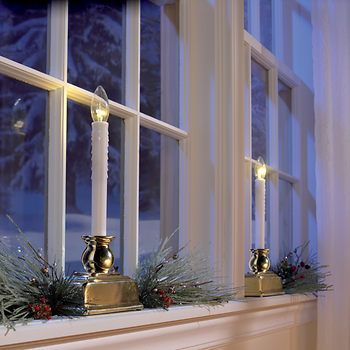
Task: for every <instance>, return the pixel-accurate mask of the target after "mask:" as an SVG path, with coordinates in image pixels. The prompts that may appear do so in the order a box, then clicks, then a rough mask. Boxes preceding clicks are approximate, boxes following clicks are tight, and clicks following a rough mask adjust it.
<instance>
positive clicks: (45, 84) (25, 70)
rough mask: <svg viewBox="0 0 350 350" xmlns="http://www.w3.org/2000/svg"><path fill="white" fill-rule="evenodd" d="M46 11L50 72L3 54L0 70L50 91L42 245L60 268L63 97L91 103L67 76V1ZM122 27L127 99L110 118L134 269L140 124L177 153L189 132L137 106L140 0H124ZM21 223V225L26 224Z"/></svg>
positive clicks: (129, 267)
mask: <svg viewBox="0 0 350 350" xmlns="http://www.w3.org/2000/svg"><path fill="white" fill-rule="evenodd" d="M48 16H49V20H48V46H47V47H48V51H49V52H48V57H49V59H48V74H46V73H43V72H39V71H37V70H35V69H32V68H29V67H27V66H24V65H22V64H20V63H17V62H15V61H12V60H9V59H7V58H5V57H0V73H1V74H4V75H6V76H8V77H10V78H14V79H17V80H20V81H23V82H25V83H27V84H29V85H32V86H36V87H38V88H40V89H43V90H45V91H47V92H48V93H49V109H48V111H49V112H48V124H49V132H48V133H49V135H48V136H49V145H48V164H47V171H48V189H47V227H46V232H47V235H46V237H45V246H46V250H47V254H48V260H49V261H51V262H53V261H55V263H56V264H57V266H58V267H59V268H62V269H64V265H65V216H66V203H65V201H66V137H67V135H66V133H67V131H66V128H67V100H72V101H75V102H78V103H80V104H82V105H85V106H90V101H91V98H92V92H89V91H87V90H84V89H82V88H79V87H78V86H74V85H72V84H70V83H68V82H67V70H68V67H67V50H68V3H67V2H66V1H54V2H52V3H51V4H50V6H49V11H48ZM125 30H126V62H128V64H127V65H126V67H125V68H126V71H125V105H122V104H120V103H117V102H115V101H110V114H111V116H110V118H116V117H117V118H121V119H123V120H124V123H125V128H124V131H125V135H124V140H125V144H124V149H125V155H124V156H125V164H124V201H123V205H124V208H123V212H124V217H123V224H124V228H123V243H124V247H123V248H122V247H121V250H122V251H124V254H123V262H122V265H123V267H124V273H125V274H127V275H132V274H133V273H134V271H135V269H136V266H137V263H138V229H139V227H138V221H139V200H138V199H139V194H138V191H139V147H140V140H139V137H140V127H141V126H143V127H147V128H149V129H151V130H154V131H157V132H159V133H160V134H162V135H167V136H170V137H172V138H173V139H175V140H178V141H179V149H180V152H181V153H184V150H185V148H184V144H185V143H186V139H187V137H188V133H187V132H186V131H185V130H184V129H181V128H178V127H175V126H173V125H170V124H168V123H165V122H163V121H161V120H158V119H155V118H153V117H152V116H148V115H146V114H144V113H141V112H140V109H139V100H140V96H139V91H140V78H139V74H140V60H139V58H140V6H139V3H138V2H132V1H129V2H127V5H126V25H125ZM180 125H181V119H180ZM186 162H187V158H186V156H181V157H180V170H179V175H180V180H179V181H180V182H184V178H185V177H186V172H185V171H183V169H186V168H187V165H186ZM180 196H181V193H180ZM180 203H181V202H180ZM180 213H181V211H180ZM23 229H24V230H25V228H23ZM184 232H187V228H186V226H184V224H181V223H180V236H183V235H185V233H184ZM82 234H83V232H82ZM182 241H184V239H182ZM82 250H83V245H82Z"/></svg>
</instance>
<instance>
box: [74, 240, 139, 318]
mask: <svg viewBox="0 0 350 350" xmlns="http://www.w3.org/2000/svg"><path fill="white" fill-rule="evenodd" d="M113 238H114V237H113V236H82V239H83V240H84V241H85V243H86V248H85V250H84V252H83V254H82V257H81V261H82V264H83V266H84V268H85V271H86V273H76V274H75V278H76V282H77V283H78V284H80V285H81V287H82V293H83V300H84V308H85V314H86V315H96V314H105V313H112V312H121V311H132V310H142V309H143V305H142V304H141V303H140V301H139V293H138V288H137V284H136V283H135V282H134V281H133V280H132V279H131V278H130V277H127V276H122V275H120V274H119V273H118V272H110V271H111V269H112V267H113V262H114V256H113V253H112V251H111V249H110V247H109V244H110V243H111V241H112V240H113Z"/></svg>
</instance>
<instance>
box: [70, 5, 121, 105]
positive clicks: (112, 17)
mask: <svg viewBox="0 0 350 350" xmlns="http://www.w3.org/2000/svg"><path fill="white" fill-rule="evenodd" d="M124 6H125V2H124V1H112V0H103V1H97V0H96V1H93V0H84V1H83V0H79V1H70V2H69V15H68V81H69V82H70V83H72V84H74V85H77V86H79V87H81V88H83V89H86V90H89V91H94V90H95V88H96V86H97V85H103V87H104V88H105V90H106V91H107V92H108V97H109V98H110V99H111V100H113V101H117V102H120V103H123V80H122V62H123V51H122V50H123V41H124V30H123V13H124V12H123V8H124Z"/></svg>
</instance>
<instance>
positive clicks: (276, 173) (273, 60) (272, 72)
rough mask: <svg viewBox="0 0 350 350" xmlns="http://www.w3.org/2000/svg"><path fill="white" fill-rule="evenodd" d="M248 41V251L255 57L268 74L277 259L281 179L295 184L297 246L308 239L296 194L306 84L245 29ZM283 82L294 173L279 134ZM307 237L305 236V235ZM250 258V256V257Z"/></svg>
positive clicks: (275, 255)
mask: <svg viewBox="0 0 350 350" xmlns="http://www.w3.org/2000/svg"><path fill="white" fill-rule="evenodd" d="M244 43H245V62H246V68H245V161H246V170H245V177H246V182H245V184H246V185H245V186H246V208H245V212H246V214H245V220H246V237H247V239H246V249H247V250H248V249H249V247H251V244H252V240H253V237H252V219H251V218H252V204H251V200H252V185H251V184H252V169H253V167H254V165H255V164H256V163H257V162H256V160H254V159H252V149H251V144H252V130H251V125H252V111H251V61H252V59H254V60H255V61H256V62H258V63H259V64H260V65H261V66H262V67H263V68H264V69H266V70H267V74H268V95H267V98H268V107H267V123H268V135H267V136H266V137H267V140H268V154H269V162H268V164H267V169H268V173H269V180H270V192H269V194H270V203H269V204H270V212H271V213H274V215H270V217H269V220H270V226H269V228H270V244H271V246H270V247H269V248H270V251H271V256H272V258H273V259H274V260H275V261H277V259H279V258H280V254H281V252H280V250H279V240H280V234H282V233H280V232H279V215H276V213H279V181H278V180H279V179H282V180H286V181H288V182H289V183H290V184H292V186H293V194H292V201H293V212H292V239H293V245H294V246H297V245H298V244H300V243H302V242H303V239H306V240H307V237H305V233H304V234H302V235H301V234H300V231H299V230H300V225H299V224H298V220H300V216H299V215H298V212H299V211H300V209H301V208H300V201H299V200H298V196H297V195H296V191H295V188H296V187H298V186H299V184H300V181H301V178H300V176H299V173H300V172H299V169H300V161H301V160H300V157H298V156H296V154H294V153H295V152H294V147H295V146H296V145H297V144H298V142H299V137H298V135H300V126H299V123H298V122H297V120H298V119H299V118H300V114H301V113H300V107H301V106H300V104H298V91H299V90H300V88H301V86H302V82H301V80H300V79H299V78H298V77H297V76H296V74H295V73H294V72H293V71H292V70H291V69H290V68H289V67H287V66H286V65H285V64H283V63H282V62H281V61H280V60H278V59H277V57H276V56H275V55H273V54H272V53H271V52H270V51H269V50H268V49H266V48H265V47H264V46H263V45H262V44H261V43H260V42H259V41H258V40H257V39H256V38H255V37H253V36H252V35H251V34H250V33H248V32H247V31H245V32H244ZM279 80H280V81H282V82H283V83H284V84H286V85H287V86H288V87H289V88H290V89H291V94H292V96H291V98H292V105H291V117H292V124H291V133H292V155H291V162H292V164H291V172H290V173H287V172H285V171H282V170H281V169H280V167H279V154H278V150H279V145H278V144H279V137H278V136H279V135H278V81H279ZM301 236H303V237H301ZM246 259H248V256H247V257H246Z"/></svg>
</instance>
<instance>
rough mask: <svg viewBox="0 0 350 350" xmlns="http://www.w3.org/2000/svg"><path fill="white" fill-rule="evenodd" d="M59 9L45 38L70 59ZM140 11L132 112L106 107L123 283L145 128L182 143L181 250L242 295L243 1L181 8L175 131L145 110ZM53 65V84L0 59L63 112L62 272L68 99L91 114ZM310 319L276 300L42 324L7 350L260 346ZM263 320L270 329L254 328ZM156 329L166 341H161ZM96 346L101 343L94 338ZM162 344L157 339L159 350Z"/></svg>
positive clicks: (55, 115) (133, 32) (56, 160)
mask: <svg viewBox="0 0 350 350" xmlns="http://www.w3.org/2000/svg"><path fill="white" fill-rule="evenodd" d="M170 1H171V0H170ZM63 4H64V3H63ZM63 4H62V2H55V6H52V9H51V16H52V19H55V17H56V16H58V18H60V19H61V20H57V23H56V24H55V22H54V21H50V27H51V29H52V30H51V31H50V33H52V34H51V35H52V36H53V39H54V40H51V42H52V43H53V45H56V48H55V52H56V53H59V54H60V55H62V56H63V57H67V56H66V53H67V52H66V51H64V50H66V48H67V42H66V41H67V30H68V24H67V21H65V20H62V17H64V18H65V19H67V13H68V8H67V6H66V4H64V5H63ZM139 11H140V9H139V6H138V5H137V4H135V2H128V7H127V22H126V27H127V33H126V35H127V42H129V43H130V44H129V45H127V47H126V54H127V61H128V62H129V63H130V65H128V66H127V67H126V68H127V70H126V72H125V76H126V91H125V96H126V106H124V105H121V104H118V103H115V102H111V106H110V107H111V114H112V115H118V117H120V118H123V119H124V121H125V133H126V134H125V140H126V141H125V169H124V171H125V174H128V176H126V177H125V198H124V213H125V223H124V225H125V226H124V230H125V234H124V238H125V241H124V244H125V253H126V254H125V256H124V264H125V266H124V273H126V274H131V273H132V272H133V271H134V269H135V267H136V264H137V256H138V252H137V249H138V178H139V176H138V175H139V158H138V156H139V155H138V149H139V129H140V125H142V126H145V127H148V128H151V129H153V130H155V131H158V132H160V133H162V134H165V135H168V136H171V137H173V138H175V139H177V140H179V144H180V177H179V181H180V186H179V188H180V193H179V196H180V237H179V238H180V242H179V244H180V246H184V245H185V244H187V246H188V247H189V249H194V250H195V249H197V250H198V248H199V249H200V250H201V251H202V252H203V253H204V254H208V256H209V257H210V259H211V261H212V263H213V265H214V266H215V267H216V269H217V270H218V271H219V274H220V276H222V277H223V281H224V282H228V283H230V284H232V283H233V284H234V285H235V286H243V285H244V273H245V266H246V264H245V261H244V258H245V255H246V247H245V228H244V222H245V220H244V210H245V188H244V184H245V177H244V169H245V164H246V163H245V159H244V136H245V135H244V133H243V132H242V130H244V123H245V118H244V89H243V87H244V83H245V81H244V70H243V69H242V68H243V67H245V59H244V53H245V51H244V37H243V0H240V1H232V0H219V1H216V0H214V1H212V0H210V1H209V0H208V1H203V0H180V8H179V15H180V18H179V20H180V96H179V100H180V110H179V115H180V128H176V127H173V126H172V125H169V124H167V123H164V122H162V121H159V120H156V119H154V118H152V117H150V116H147V115H144V114H142V113H140V111H139V89H138V86H139V54H140V53H139V50H138V48H137V47H138V46H139V42H140V22H139V20H138V19H137V18H138V17H139ZM128 15H129V16H128ZM213 33H214V34H213ZM135 43H136V44H135ZM135 48H136V49H135ZM54 56H55V55H53V56H52V58H51V59H52V62H51V61H50V62H51V63H50V73H51V74H52V76H50V75H48V74H45V73H41V72H38V71H36V70H33V69H31V68H28V67H25V66H23V65H21V64H18V63H16V62H13V61H11V60H8V59H6V58H4V57H0V74H4V75H6V76H10V77H13V78H15V79H17V80H20V81H24V82H27V83H29V84H31V85H33V86H37V87H39V88H42V89H44V90H46V91H48V92H49V98H50V103H51V104H54V105H55V106H56V108H53V106H51V111H50V112H51V113H50V114H49V119H50V120H49V123H50V131H49V136H50V149H49V152H50V160H51V161H50V162H51V163H52V164H50V166H49V171H50V173H49V176H50V182H49V184H48V186H49V191H48V196H49V198H48V203H49V206H48V211H49V213H48V214H49V215H48V229H49V233H48V242H47V246H48V251H49V257H50V258H51V259H52V258H53V257H56V260H57V258H60V260H58V263H59V265H60V266H62V267H63V265H64V247H65V242H64V234H63V233H64V228H65V160H66V158H65V157H66V141H65V139H66V123H67V120H66V119H67V111H66V106H65V103H64V101H66V100H67V98H69V99H71V100H73V101H75V102H78V103H81V104H84V105H86V106H89V104H90V100H91V97H92V93H90V92H88V91H85V90H83V89H80V88H78V87H75V86H73V85H71V84H69V83H67V76H66V72H67V62H66V60H64V59H62V56H61V59H57V60H55V57H54ZM213 77H214V80H212V78H213ZM212 92H214V93H212ZM135 93H136V94H135ZM208 97H209V98H208ZM56 101H58V103H57V102H56ZM206 151H208V153H205V152H206ZM62 248H63V249H62ZM296 304H297V305H298V307H296ZM276 310H278V312H276ZM315 310H316V303H315V301H314V300H311V299H310V298H307V297H304V296H301V297H300V296H299V297H298V296H278V297H275V298H266V299H259V300H255V299H250V300H249V301H248V302H246V303H241V302H232V303H229V304H226V305H224V306H223V307H222V308H215V309H210V310H207V309H206V308H204V309H203V308H195V307H191V306H188V307H177V308H173V309H171V310H170V311H169V312H164V311H162V310H144V311H140V312H131V313H122V314H112V315H106V316H103V315H101V316H91V317H86V318H81V319H78V320H75V319H70V320H60V319H59V320H53V321H50V322H47V323H42V322H41V321H36V322H33V323H31V326H19V329H18V331H17V332H12V333H10V334H9V335H8V336H7V337H6V340H5V343H6V344H11V345H14V344H18V343H25V342H28V341H33V342H34V343H35V344H39V345H44V346H48V344H49V343H50V344H56V343H57V344H59V343H60V342H61V339H60V338H57V334H60V337H65V341H70V340H71V341H72V343H71V344H68V343H64V344H63V345H53V347H55V348H56V347H57V348H63V347H64V348H76V346H77V345H80V346H81V347H82V348H84V349H86V348H88V347H89V346H90V347H93V346H96V344H97V343H98V345H99V346H102V345H103V344H108V345H109V346H112V345H111V344H113V345H116V344H118V345H120V344H126V345H127V347H128V348H129V347H130V349H143V348H144V344H146V343H148V342H149V341H150V340H151V341H152V342H156V344H158V345H159V348H163V347H165V346H167V347H168V348H174V347H179V346H183V347H184V348H185V347H186V348H187V347H188V346H191V347H195V348H198V349H199V348H209V347H213V346H215V347H217V346H219V347H220V346H224V347H225V346H230V345H231V343H233V342H234V343H236V342H239V344H241V342H242V341H248V342H249V341H250V340H251V337H256V336H258V335H259V336H261V337H264V335H266V332H267V331H268V332H269V333H270V332H272V331H275V332H280V331H281V330H286V329H293V330H294V328H292V327H294V326H299V325H302V324H304V323H306V322H313V321H314V320H315V312H316V311H315ZM285 315H288V317H287V318H286V317H285ZM223 316H229V317H223ZM260 318H261V320H263V321H262V322H256V320H259V319H260ZM252 320H253V322H252ZM295 320H297V322H296V321H295ZM51 322H52V323H51ZM236 324H237V327H236ZM159 327H162V329H163V330H164V332H159ZM218 329H219V330H220V332H217V330H218ZM57 330H59V332H58V333H57ZM194 331H195V332H196V333H193V332H194ZM90 333H92V334H90ZM43 334H44V336H43ZM168 334H169V335H170V334H171V336H168ZM186 334H187V335H188V336H187V337H185V336H184V335H186ZM95 335H97V338H96V339H91V337H95ZM156 335H157V336H158V335H161V340H160V339H159V337H155V336H156ZM194 335H195V336H194ZM135 339H136V341H137V344H136V343H135ZM262 339H263V338H262ZM34 343H32V344H34ZM199 344H200V345H199Z"/></svg>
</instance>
